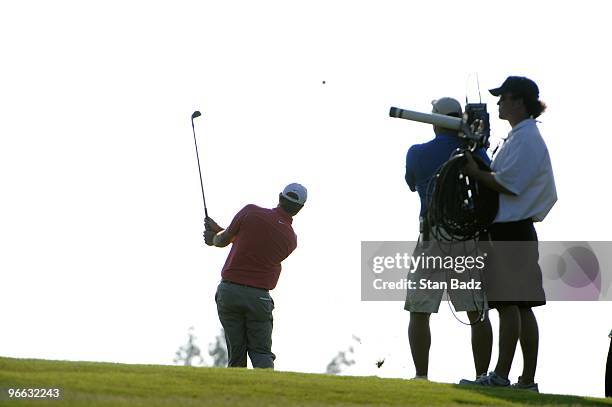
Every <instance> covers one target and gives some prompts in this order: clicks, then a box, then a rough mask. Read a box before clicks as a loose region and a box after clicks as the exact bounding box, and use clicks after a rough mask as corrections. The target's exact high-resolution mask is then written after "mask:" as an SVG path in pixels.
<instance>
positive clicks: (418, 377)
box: [410, 376, 429, 382]
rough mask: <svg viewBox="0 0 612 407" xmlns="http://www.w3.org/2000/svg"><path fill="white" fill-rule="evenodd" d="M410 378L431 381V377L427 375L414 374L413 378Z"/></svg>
mask: <svg viewBox="0 0 612 407" xmlns="http://www.w3.org/2000/svg"><path fill="white" fill-rule="evenodd" d="M410 380H423V381H426V382H428V381H429V379H428V378H427V376H414V377H413V378H412V379H410Z"/></svg>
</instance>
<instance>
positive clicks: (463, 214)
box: [427, 151, 499, 242]
mask: <svg viewBox="0 0 612 407" xmlns="http://www.w3.org/2000/svg"><path fill="white" fill-rule="evenodd" d="M473 157H474V160H475V161H476V163H477V164H478V166H479V167H480V168H481V169H483V170H488V171H490V168H489V167H488V166H487V165H486V164H485V163H484V161H483V160H482V159H481V158H480V157H478V156H473ZM465 163H466V158H465V155H464V154H463V152H462V151H458V152H457V153H456V154H455V155H453V156H452V157H451V158H450V160H448V161H447V162H446V163H444V164H443V165H442V166H441V167H440V169H439V170H438V172H437V173H436V175H435V176H434V177H433V178H432V180H431V181H430V183H433V192H432V193H431V199H430V200H429V202H428V203H429V205H428V209H427V222H428V224H429V228H430V233H431V236H432V238H433V239H435V240H441V241H447V242H453V241H466V240H473V239H476V238H478V236H479V235H480V233H482V232H483V231H484V230H485V229H486V228H487V227H488V226H489V225H490V224H491V223H493V220H494V219H495V215H496V214H497V209H498V206H499V200H498V198H499V194H498V193H497V192H496V191H493V190H491V189H489V188H486V187H484V186H482V185H479V184H478V182H476V181H475V180H472V179H470V178H469V177H466V176H465V175H464V174H463V172H462V171H461V170H462V168H463V167H464V166H465ZM430 186H432V185H431V184H430ZM428 190H430V188H428Z"/></svg>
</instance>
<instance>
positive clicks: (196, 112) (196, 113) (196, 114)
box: [191, 110, 202, 120]
mask: <svg viewBox="0 0 612 407" xmlns="http://www.w3.org/2000/svg"><path fill="white" fill-rule="evenodd" d="M200 116H202V113H200V111H199V110H196V111H195V112H193V114H192V115H191V120H193V119H195V118H196V117H200Z"/></svg>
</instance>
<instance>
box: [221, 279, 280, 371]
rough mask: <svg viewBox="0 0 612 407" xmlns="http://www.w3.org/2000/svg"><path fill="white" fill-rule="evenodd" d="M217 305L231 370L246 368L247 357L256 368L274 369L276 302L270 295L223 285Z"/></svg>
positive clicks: (264, 291)
mask: <svg viewBox="0 0 612 407" xmlns="http://www.w3.org/2000/svg"><path fill="white" fill-rule="evenodd" d="M215 301H216V303H217V312H218V314H219V320H220V321H221V325H223V329H224V330H225V340H226V342H227V351H228V367H246V365H247V359H246V358H247V353H248V354H249V358H250V359H251V363H252V364H253V367H256V368H270V369H274V359H276V356H275V355H274V353H272V310H273V309H274V301H273V300H272V297H270V294H269V293H268V291H267V290H263V289H258V288H252V287H246V286H241V285H236V284H230V283H226V282H221V283H220V284H219V286H218V287H217V293H216V294H215Z"/></svg>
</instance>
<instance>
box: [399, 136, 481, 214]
mask: <svg viewBox="0 0 612 407" xmlns="http://www.w3.org/2000/svg"><path fill="white" fill-rule="evenodd" d="M464 143H465V142H464V140H462V139H460V138H459V137H457V136H454V135H449V134H438V135H436V138H434V139H433V140H431V141H429V142H427V143H423V144H415V145H413V146H412V147H410V149H408V154H406V176H405V179H406V183H407V184H408V186H409V187H410V190H411V191H418V192H419V198H420V199H421V212H420V216H423V215H424V214H425V211H426V210H427V202H428V200H429V198H430V197H431V193H432V192H433V188H432V187H430V189H429V191H428V190H427V186H428V185H429V182H430V180H431V178H432V177H433V175H435V173H436V172H437V170H438V168H440V167H441V166H442V164H444V163H445V162H447V161H448V159H449V158H450V157H451V154H452V153H453V152H454V151H455V150H456V149H457V148H459V147H462V146H463V145H464ZM476 155H477V156H479V157H480V158H482V159H483V160H484V162H485V163H487V165H490V163H491V160H489V157H488V156H487V153H486V151H485V150H484V148H480V149H478V150H476Z"/></svg>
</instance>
